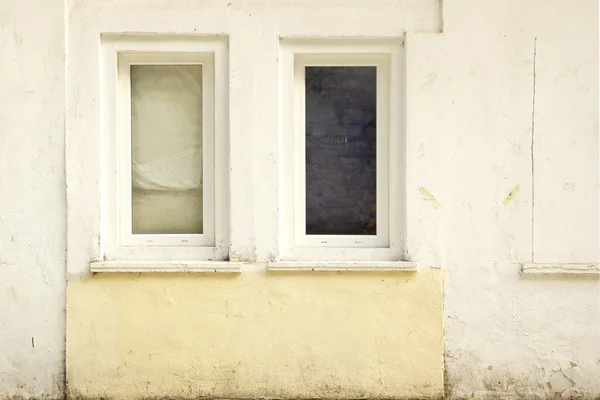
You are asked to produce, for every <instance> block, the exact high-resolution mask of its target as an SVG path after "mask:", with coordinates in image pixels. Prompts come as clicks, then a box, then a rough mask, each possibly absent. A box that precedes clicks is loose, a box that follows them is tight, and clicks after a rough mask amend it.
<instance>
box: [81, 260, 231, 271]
mask: <svg viewBox="0 0 600 400" xmlns="http://www.w3.org/2000/svg"><path fill="white" fill-rule="evenodd" d="M90 271H91V272H94V273H99V272H229V273H240V272H242V263H241V262H229V261H130V260H116V261H98V262H92V263H90Z"/></svg>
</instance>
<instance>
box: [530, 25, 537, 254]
mask: <svg viewBox="0 0 600 400" xmlns="http://www.w3.org/2000/svg"><path fill="white" fill-rule="evenodd" d="M536 56H537V36H536V37H535V38H534V39H533V100H532V103H533V104H532V108H531V262H532V263H533V262H535V247H534V245H535V153H534V147H535V78H536V76H535V62H536Z"/></svg>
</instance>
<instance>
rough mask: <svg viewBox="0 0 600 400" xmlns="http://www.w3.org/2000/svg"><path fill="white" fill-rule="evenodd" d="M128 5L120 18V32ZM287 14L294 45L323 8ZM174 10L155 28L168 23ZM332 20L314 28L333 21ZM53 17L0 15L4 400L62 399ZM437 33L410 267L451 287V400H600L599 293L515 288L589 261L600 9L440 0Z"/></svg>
mask: <svg viewBox="0 0 600 400" xmlns="http://www.w3.org/2000/svg"><path fill="white" fill-rule="evenodd" d="M82 3H83V2H77V4H79V5H81V4H82ZM107 3H110V4H109V6H107V7H109V8H111V7H112V9H113V13H114V7H113V6H114V5H115V4H116V3H115V2H107ZM134 3H136V2H135V1H131V2H122V3H119V4H120V7H123V10H124V11H123V12H124V15H129V14H131V15H133V14H134V13H135V12H136V10H135V7H128V5H133V4H134ZM232 3H234V4H233V5H232V9H233V10H235V12H236V13H241V12H242V9H243V8H244V7H245V6H242V5H241V3H240V2H236V1H232ZM287 3H289V4H288V5H290V7H288V8H286V11H285V12H284V13H283V14H282V15H281V16H280V17H281V18H284V19H285V20H286V21H287V23H286V29H287V31H288V32H289V33H290V34H294V33H295V34H297V33H298V32H301V30H302V26H299V25H298V24H295V22H294V21H295V20H296V18H295V16H296V14H294V12H295V11H294V10H297V8H295V6H297V5H298V4H304V5H306V4H309V3H311V4H313V3H314V4H316V3H315V2H314V1H313V2H308V1H295V2H287ZM333 3H335V2H333V1H330V2H328V4H333ZM351 3H352V4H357V2H356V1H354V2H351ZM168 4H169V3H168V2H162V1H150V2H148V3H147V7H148V8H147V13H148V15H150V16H153V15H156V21H160V20H161V19H162V18H163V17H164V15H165V14H167V15H171V14H169V13H168V12H167V11H166V10H168V8H169V5H168ZM248 4H250V5H251V6H255V5H256V4H257V2H256V1H254V2H248ZM377 4H381V5H382V6H383V5H384V4H387V5H389V4H391V2H385V1H380V2H377ZM257 9H261V7H258V8H257ZM327 10H328V11H327V12H326V13H319V16H318V17H319V18H325V17H326V16H327V15H329V16H331V15H335V14H336V13H337V12H338V11H340V10H339V9H338V10H337V11H336V10H335V9H334V8H329V9H327ZM63 13H64V9H63V2H58V1H54V0H52V1H51V0H26V1H25V0H21V1H18V0H2V1H0V163H1V164H0V166H1V167H2V176H1V177H0V398H6V397H12V396H23V397H25V398H31V397H50V398H58V397H60V396H61V395H62V393H63V391H62V382H63V376H64V356H63V353H64V339H65V338H64V329H65V327H64V307H65V296H64V290H65V235H66V230H65V220H66V211H67V210H66V204H65V176H64V148H65V146H64V125H63V123H64V118H63V113H64V109H65V96H64V85H65V82H64V66H65V64H64V57H65V38H64V20H63ZM375 14H376V13H375ZM90 15H91V14H90ZM424 15H429V14H427V13H424ZM390 18H391V17H390ZM401 19H406V20H409V21H411V20H410V18H407V17H404V16H403V17H402V18H401ZM386 23H389V20H387V21H386ZM425 25H426V26H427V27H429V26H430V25H431V26H433V25H436V24H431V23H430V24H425ZM365 26H366V25H364V24H362V25H361V24H359V29H364V27H365ZM419 26H421V25H420V23H419V22H418V21H413V22H410V23H406V29H407V30H408V31H409V32H410V31H415V30H417V31H418V30H419V29H418V28H419ZM443 26H444V33H443V34H409V36H408V38H407V70H408V81H407V85H408V95H407V98H408V142H407V152H408V160H409V162H408V165H409V166H408V168H410V169H412V172H411V173H410V174H409V176H410V177H412V178H411V179H410V180H409V181H408V182H407V184H408V190H407V193H408V196H409V199H408V207H409V208H408V211H409V214H411V215H412V216H413V217H410V218H411V219H410V222H411V225H410V226H411V231H412V232H413V235H412V237H410V238H409V246H410V247H409V251H410V249H411V248H414V249H418V252H417V253H415V254H411V255H412V256H413V257H414V258H415V259H418V260H419V261H420V262H421V263H423V264H427V265H434V266H438V267H441V268H443V269H444V270H445V279H446V282H445V298H444V300H445V304H444V306H445V318H444V323H445V344H446V371H447V392H448V394H449V395H450V396H451V397H455V398H465V397H473V396H475V397H481V398H498V397H508V398H516V397H519V396H520V397H523V396H524V397H527V396H539V397H544V398H555V397H559V396H560V397H562V398H567V397H569V396H583V397H584V398H590V399H591V398H596V397H598V396H600V334H599V333H600V305H599V301H600V286H599V283H598V280H597V279H590V278H573V277H523V276H521V275H519V265H520V263H522V262H531V261H536V262H563V263H564V262H590V261H593V262H598V259H599V247H598V240H599V237H598V230H599V229H598V228H599V227H598V201H599V198H598V182H599V177H598V163H599V158H598V6H597V2H596V1H594V0H572V1H564V0H530V1H523V0H501V1H500V0H488V1H481V0H445V1H444V2H443ZM78 27H79V28H80V29H81V30H82V32H83V31H85V29H86V24H85V21H84V22H81V24H80V26H79V25H78ZM190 27H193V24H192V23H189V24H187V25H186V27H184V28H185V29H187V28H190ZM184 28H182V29H184ZM427 30H433V29H427ZM80 33H81V32H78V31H76V32H74V33H73V34H74V35H80ZM78 37H79V36H78ZM242 39H243V38H242ZM243 40H245V39H243ZM76 43H77V42H76ZM247 43H248V45H252V46H254V45H255V44H256V43H258V42H257V41H252V40H249V41H248V42H247ZM273 45H274V43H273V42H269V46H273ZM252 46H250V47H252ZM235 48H237V49H241V48H240V46H239V45H237V47H235ZM232 57H233V59H234V61H236V60H237V62H240V59H239V57H240V56H239V55H232ZM236 57H238V58H237V59H236ZM534 65H535V73H534ZM534 76H535V85H534ZM245 77H247V78H253V75H251V74H247V75H245ZM256 77H261V78H268V76H267V75H265V74H260V73H259V71H258V70H256ZM253 84H254V85H255V84H256V83H253ZM250 86H252V85H250ZM534 89H535V106H534V101H533V100H534ZM74 101H75V104H72V105H71V108H72V109H73V110H74V111H75V112H77V110H78V109H79V107H83V106H89V105H86V104H77V99H74ZM249 117H251V118H250V120H251V121H252V123H253V124H258V117H256V116H252V115H249ZM240 124H241V122H239V121H237V122H234V127H237V128H239V127H240V126H241V125H240ZM532 141H533V146H532ZM532 150H533V151H532ZM257 151H263V152H264V153H265V156H267V155H268V154H267V153H268V151H267V150H264V149H263V150H260V149H259V150H257ZM532 153H533V154H532ZM532 156H533V157H532ZM532 170H533V173H532ZM420 188H424V189H426V190H427V192H429V193H431V194H432V195H433V196H435V198H436V199H437V201H438V202H439V207H437V208H436V207H435V206H434V205H433V204H432V203H431V201H429V200H428V199H427V198H426V197H424V196H422V195H421V193H426V192H420V191H419V189H420ZM515 188H517V189H515ZM259 189H260V190H262V189H264V188H259ZM265 190H266V189H265ZM511 191H512V192H513V196H508V194H509V193H510V192H511ZM533 200H535V203H534V202H533ZM248 207H249V209H250V208H253V207H254V205H252V202H250V205H249V206H248ZM262 212H263V213H269V211H264V210H263V211H262ZM246 214H248V215H246ZM242 218H247V219H250V218H252V217H251V213H249V212H248V213H246V211H243V212H242ZM257 218H258V217H257ZM246 233H247V231H244V232H240V233H239V235H244V234H246ZM257 241H258V242H259V243H262V242H264V241H265V240H264V238H262V237H261V236H260V233H258V237H257ZM263 247H265V246H263ZM259 256H260V254H259ZM262 256H264V255H262ZM315 279H318V277H315Z"/></svg>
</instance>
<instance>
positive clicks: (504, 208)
mask: <svg viewBox="0 0 600 400" xmlns="http://www.w3.org/2000/svg"><path fill="white" fill-rule="evenodd" d="M407 46H408V55H409V56H408V60H409V63H410V65H411V67H412V71H413V76H412V77H411V76H409V78H408V81H409V85H410V87H411V89H410V90H411V91H412V92H413V93H414V95H412V96H409V107H410V108H411V109H412V110H413V112H411V111H410V110H409V118H411V120H412V122H413V123H412V126H413V127H414V129H415V130H416V132H412V133H411V134H410V136H409V137H414V138H415V140H416V141H415V142H414V143H413V147H412V148H409V152H411V151H413V152H416V151H418V150H419V149H420V148H421V149H423V154H424V156H423V158H422V160H419V162H418V163H417V164H416V165H417V166H418V168H419V169H420V171H422V172H423V173H424V174H425V176H424V180H425V181H426V182H425V183H424V184H425V185H426V186H427V188H429V189H430V190H431V192H432V193H433V194H434V195H435V196H436V198H437V199H438V200H439V202H440V203H441V204H442V206H441V207H440V209H439V210H437V211H436V213H434V214H433V215H431V225H433V226H435V227H436V228H435V229H436V232H437V234H436V235H435V236H434V237H432V243H435V244H436V245H438V246H439V251H438V253H436V254H437V255H439V257H440V260H441V262H442V264H441V265H442V268H444V269H445V270H446V275H445V288H444V293H445V297H444V309H445V311H444V314H445V318H444V322H445V352H446V368H447V378H448V380H447V385H448V388H447V389H448V392H449V393H450V394H451V395H452V396H453V397H457V398H461V397H462V398H465V397H481V398H499V397H502V398H506V397H508V398H518V397H520V398H523V397H527V396H537V397H539V398H563V399H564V398H572V397H579V396H583V397H584V398H597V397H598V396H600V301H599V299H600V285H599V283H598V280H597V279H594V278H591V279H590V278H573V277H565V276H563V277H524V276H520V275H519V263H521V262H531V261H532V260H533V261H535V262H547V263H559V262H560V263H578V262H579V263H583V262H595V263H598V261H599V259H600V257H599V236H598V235H599V225H598V205H599V197H598V184H599V176H598V174H599V165H598V3H597V2H596V1H588V0H579V1H570V2H564V1H552V0H549V1H528V2H523V1H500V2H498V1H485V2H482V1H469V0H449V1H446V2H444V34H443V35H442V36H437V37H426V36H421V37H417V38H415V40H414V41H410V39H409V43H408V45H407ZM411 56H414V58H412V60H411ZM534 67H535V69H534ZM410 71H411V69H409V75H410ZM534 95H535V102H534ZM411 98H412V102H411V100H410V99H411ZM534 104H535V106H534ZM420 109H421V110H422V109H427V112H428V113H430V114H431V115H434V116H435V118H428V119H427V120H426V119H417V118H419V117H418V116H419V115H421V113H420V112H419V111H418V110H420ZM409 125H410V123H409ZM417 137H418V139H417ZM420 146H422V147H420ZM532 163H533V166H532ZM532 168H533V172H534V173H533V174H532ZM511 192H513V196H509V193H511ZM532 200H533V201H534V203H532ZM532 205H533V207H532ZM424 217H425V216H424ZM442 240H443V242H442Z"/></svg>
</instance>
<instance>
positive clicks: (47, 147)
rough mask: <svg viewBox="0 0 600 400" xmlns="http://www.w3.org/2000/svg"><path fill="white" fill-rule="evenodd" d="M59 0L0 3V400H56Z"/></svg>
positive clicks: (61, 199)
mask: <svg viewBox="0 0 600 400" xmlns="http://www.w3.org/2000/svg"><path fill="white" fill-rule="evenodd" d="M63 15H64V10H63V2H62V1H55V0H51V1H46V0H43V1H42V0H40V1H37V0H34V1H18V0H14V1H13V0H3V1H1V2H0V171H1V172H0V398H3V397H11V396H23V397H25V398H30V397H50V398H59V397H61V396H62V393H63V382H64V362H65V360H64V351H65V313H64V312H65V311H64V310H65V289H66V268H65V246H66V199H65V157H64V154H65V134H64V103H65V74H64V69H65V38H64V18H63Z"/></svg>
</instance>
